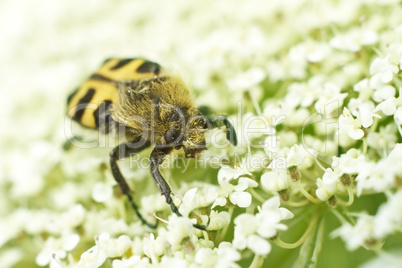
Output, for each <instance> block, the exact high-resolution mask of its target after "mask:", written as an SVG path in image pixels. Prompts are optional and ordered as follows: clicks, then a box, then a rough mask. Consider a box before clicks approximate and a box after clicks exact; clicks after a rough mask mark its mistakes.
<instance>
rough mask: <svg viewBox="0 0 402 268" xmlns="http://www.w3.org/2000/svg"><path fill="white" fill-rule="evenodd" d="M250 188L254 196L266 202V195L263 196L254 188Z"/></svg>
mask: <svg viewBox="0 0 402 268" xmlns="http://www.w3.org/2000/svg"><path fill="white" fill-rule="evenodd" d="M248 190H249V192H250V194H251V195H252V196H254V197H255V198H256V199H257V200H258V201H260V202H261V203H264V202H265V201H266V199H265V198H264V197H262V196H261V195H260V194H258V193H257V192H256V191H255V190H254V189H253V188H249V189H248Z"/></svg>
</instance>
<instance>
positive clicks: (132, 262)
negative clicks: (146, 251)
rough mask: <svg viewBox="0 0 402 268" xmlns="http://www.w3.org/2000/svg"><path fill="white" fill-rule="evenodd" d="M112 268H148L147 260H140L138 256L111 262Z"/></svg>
mask: <svg viewBox="0 0 402 268" xmlns="http://www.w3.org/2000/svg"><path fill="white" fill-rule="evenodd" d="M112 265H113V268H133V267H140V268H143V267H144V268H145V267H150V266H151V265H150V263H149V259H148V258H141V256H139V255H133V256H131V257H130V258H128V259H121V260H117V259H116V260H113V263H112Z"/></svg>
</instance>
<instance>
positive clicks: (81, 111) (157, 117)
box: [67, 58, 237, 230]
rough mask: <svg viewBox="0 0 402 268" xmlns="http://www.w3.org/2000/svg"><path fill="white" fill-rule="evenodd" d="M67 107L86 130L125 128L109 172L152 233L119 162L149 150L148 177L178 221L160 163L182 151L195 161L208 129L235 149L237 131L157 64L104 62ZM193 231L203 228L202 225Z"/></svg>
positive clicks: (121, 61) (175, 77)
mask: <svg viewBox="0 0 402 268" xmlns="http://www.w3.org/2000/svg"><path fill="white" fill-rule="evenodd" d="M67 102H68V103H67V104H68V115H69V117H71V118H72V119H73V120H75V121H77V122H79V123H80V124H81V125H83V126H85V127H88V128H94V129H100V130H102V131H104V132H108V131H109V130H110V127H109V126H115V125H117V124H119V125H120V126H124V128H123V129H124V130H123V131H125V134H128V135H126V138H127V136H128V138H127V140H126V142H124V143H122V144H120V145H118V146H117V147H116V148H114V149H113V150H112V152H111V153H110V167H111V171H112V174H113V177H114V179H115V180H116V182H117V183H118V185H119V187H120V189H121V191H122V193H123V194H124V195H126V196H127V198H128V200H129V202H130V204H131V206H132V208H133V209H134V210H135V212H136V214H137V216H138V217H139V219H140V220H141V221H142V223H144V224H146V225H147V226H149V227H152V228H154V227H156V224H150V223H148V222H147V221H146V220H145V219H144V218H143V217H142V215H141V213H140V212H139V208H138V207H137V205H136V204H135V202H134V200H133V198H132V196H131V194H132V192H131V189H130V187H129V185H128V183H127V181H126V180H125V178H124V177H123V175H122V173H121V171H120V168H119V166H118V164H117V161H118V160H120V159H124V158H126V157H129V156H130V155H131V154H136V153H139V152H141V151H142V150H143V149H145V148H147V147H150V146H153V147H154V148H153V150H152V152H151V155H150V170H151V175H152V178H153V180H154V182H155V184H156V186H157V187H158V189H159V191H160V192H161V194H162V195H163V196H165V198H166V202H167V203H168V204H169V205H170V207H171V209H172V211H173V212H174V213H176V214H177V215H178V216H181V215H180V213H179V211H178V209H177V207H176V206H175V204H174V203H173V199H172V196H171V194H172V191H171V189H170V186H169V184H168V183H167V182H166V180H165V179H164V178H163V176H162V174H161V173H160V171H159V167H160V165H161V164H162V163H163V161H164V158H165V157H166V156H167V155H168V154H169V153H171V152H172V151H173V150H180V149H183V151H184V153H185V157H195V156H197V155H198V154H199V153H200V152H201V151H202V150H204V149H206V143H205V136H204V134H205V131H207V130H208V129H210V128H211V127H222V126H224V127H226V137H227V139H228V140H229V141H230V142H231V143H232V144H233V145H236V144H237V139H236V132H235V130H234V128H233V126H232V124H231V123H230V121H229V120H228V118H227V117H226V116H225V115H218V116H211V115H206V116H204V115H203V114H202V113H201V111H200V110H199V109H197V108H196V107H195V106H194V102H193V101H192V99H191V94H190V92H189V90H188V88H187V86H186V85H185V84H184V83H183V81H182V80H181V79H180V78H179V77H177V76H174V75H169V74H167V73H165V72H162V68H161V67H160V65H159V64H157V63H154V62H151V61H148V60H145V59H140V58H133V59H109V60H106V61H105V62H104V63H103V65H102V66H101V67H100V68H99V69H98V70H97V71H96V72H95V73H94V74H93V75H91V76H90V77H89V79H88V80H86V81H85V82H84V83H83V84H82V85H81V87H79V88H78V89H77V90H76V91H75V92H74V93H73V94H71V95H70V96H69V97H68V101H67ZM119 131H120V128H119ZM194 227H196V228H199V229H204V230H205V229H206V226H204V225H200V224H194Z"/></svg>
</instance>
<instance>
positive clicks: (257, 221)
mask: <svg viewBox="0 0 402 268" xmlns="http://www.w3.org/2000/svg"><path fill="white" fill-rule="evenodd" d="M279 205H280V201H279V197H277V196H275V197H272V198H270V199H269V200H267V201H265V202H264V204H263V205H262V208H260V209H259V213H257V214H256V215H251V214H241V215H239V216H237V217H236V219H235V237H234V240H233V246H234V247H235V248H237V249H240V250H243V249H245V248H249V249H251V250H252V251H253V252H254V253H256V254H259V255H266V254H268V253H269V252H270V251H271V245H270V244H269V242H268V241H267V240H266V239H267V238H272V237H274V236H275V235H277V232H278V231H284V230H287V226H286V225H284V224H282V223H280V222H281V221H282V220H286V219H290V218H292V217H293V214H292V213H291V212H290V211H289V210H287V209H285V208H280V207H279Z"/></svg>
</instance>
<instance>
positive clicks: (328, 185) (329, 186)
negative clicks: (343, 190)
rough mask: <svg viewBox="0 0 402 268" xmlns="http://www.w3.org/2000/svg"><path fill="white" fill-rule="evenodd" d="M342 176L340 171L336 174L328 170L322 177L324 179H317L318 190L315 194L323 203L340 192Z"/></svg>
mask: <svg viewBox="0 0 402 268" xmlns="http://www.w3.org/2000/svg"><path fill="white" fill-rule="evenodd" d="M340 175H341V174H339V171H338V172H336V171H334V170H332V169H330V168H327V169H326V170H325V173H324V175H323V176H322V179H317V190H316V191H315V193H316V195H317V197H318V198H319V199H320V200H321V201H327V200H328V199H329V198H330V197H332V196H333V195H334V194H335V193H336V192H337V191H338V190H339V187H340V181H339V178H340Z"/></svg>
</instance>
